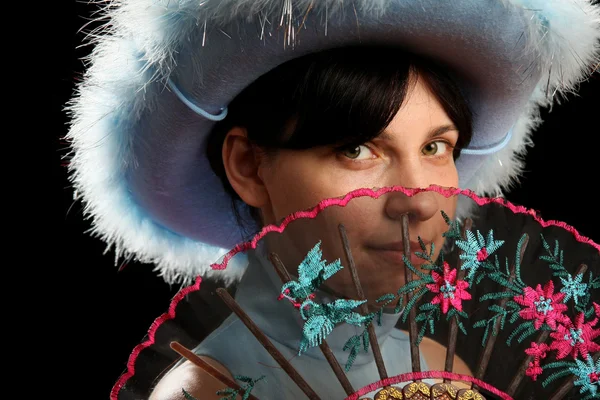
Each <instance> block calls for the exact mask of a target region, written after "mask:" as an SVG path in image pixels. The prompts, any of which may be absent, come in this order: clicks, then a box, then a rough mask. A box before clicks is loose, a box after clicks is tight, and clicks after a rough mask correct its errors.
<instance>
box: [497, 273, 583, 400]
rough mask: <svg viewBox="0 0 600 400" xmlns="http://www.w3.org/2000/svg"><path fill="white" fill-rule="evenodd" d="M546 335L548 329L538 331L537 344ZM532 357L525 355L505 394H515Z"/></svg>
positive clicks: (548, 333)
mask: <svg viewBox="0 0 600 400" xmlns="http://www.w3.org/2000/svg"><path fill="white" fill-rule="evenodd" d="M586 270H587V265H585V264H581V265H580V266H579V268H577V272H575V274H576V275H579V274H583V273H585V271H586ZM548 336H550V331H543V332H542V333H540V335H539V336H538V340H537V344H540V343H544V342H545V341H546V339H548ZM533 358H534V356H527V357H526V358H525V359H524V360H523V362H522V363H521V366H520V367H519V370H518V372H517V374H516V375H515V376H514V378H513V379H512V381H511V382H510V384H509V385H508V388H507V390H506V394H508V395H509V396H513V395H514V394H515V392H516V391H517V389H518V388H519V384H520V383H521V381H522V380H523V377H524V376H525V371H527V367H528V366H529V363H530V362H531V361H533Z"/></svg>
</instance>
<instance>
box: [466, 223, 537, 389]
mask: <svg viewBox="0 0 600 400" xmlns="http://www.w3.org/2000/svg"><path fill="white" fill-rule="evenodd" d="M527 244H529V236H528V235H527V234H525V240H524V241H523V245H522V246H521V251H520V253H519V257H520V258H519V260H523V255H524V254H525V249H527ZM515 268H516V263H513V264H512V265H511V266H510V278H509V280H508V281H509V282H511V283H512V281H513V280H514V279H515ZM507 302H508V298H507V297H505V298H503V299H500V301H499V302H498V306H499V307H500V308H502V309H504V308H505V307H506V303H507ZM499 331H500V318H497V319H496V322H495V323H494V327H493V328H492V332H490V334H489V335H488V338H487V343H486V344H485V348H484V349H483V353H481V356H480V357H479V362H478V363H477V368H476V370H475V378H477V379H480V380H483V376H484V375H485V371H486V370H487V367H488V364H489V362H490V358H491V357H492V351H493V350H494V344H496V339H497V338H498V332H499ZM471 388H472V389H474V390H477V389H478V386H477V385H475V384H474V383H473V384H471Z"/></svg>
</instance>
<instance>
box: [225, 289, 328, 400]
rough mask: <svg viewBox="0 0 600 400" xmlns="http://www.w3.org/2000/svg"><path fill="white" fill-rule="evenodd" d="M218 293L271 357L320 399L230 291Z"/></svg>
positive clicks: (309, 395) (313, 395) (296, 381)
mask: <svg viewBox="0 0 600 400" xmlns="http://www.w3.org/2000/svg"><path fill="white" fill-rule="evenodd" d="M217 294H218V295H219V296H220V297H221V299H222V300H223V302H225V304H226V305H227V307H229V309H230V310H231V311H233V312H234V313H235V314H236V315H237V316H238V318H239V319H240V320H241V321H242V322H243V323H244V325H246V327H247V328H248V329H249V330H250V332H252V334H253V335H254V337H255V338H256V339H257V340H258V341H259V342H260V344H261V345H262V346H263V347H264V348H265V350H267V351H268V352H269V354H270V355H271V357H273V359H274V360H275V361H276V362H277V363H278V364H279V365H280V366H281V368H283V370H284V371H285V372H286V373H287V374H288V376H289V377H290V378H291V379H292V380H293V381H294V383H295V384H296V385H298V387H299V388H300V390H302V391H303V392H304V393H305V394H306V396H307V397H308V398H309V399H311V400H320V398H319V396H318V395H317V394H316V393H315V391H314V390H313V389H312V388H311V387H310V386H309V385H308V383H307V382H306V381H305V380H304V379H303V378H302V376H301V375H300V374H299V373H298V371H296V369H294V367H292V364H290V362H289V361H288V360H286V358H285V357H284V356H283V354H281V352H280V351H279V350H277V348H276V347H275V346H274V345H273V343H272V342H271V341H270V340H269V339H268V338H267V336H266V335H265V334H264V333H262V332H261V330H260V328H259V327H258V326H257V325H256V324H255V323H254V321H252V319H251V318H250V317H249V316H248V314H246V312H245V311H244V310H242V308H241V307H240V306H239V304H238V303H237V302H236V301H235V300H234V299H233V297H231V295H230V294H229V292H227V290H225V289H223V288H219V289H217Z"/></svg>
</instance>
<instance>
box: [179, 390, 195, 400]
mask: <svg viewBox="0 0 600 400" xmlns="http://www.w3.org/2000/svg"><path fill="white" fill-rule="evenodd" d="M181 391H182V392H183V397H185V398H186V399H187V400H197V399H196V398H195V397H194V396H192V395H191V394H189V393H188V392H186V391H185V389H181Z"/></svg>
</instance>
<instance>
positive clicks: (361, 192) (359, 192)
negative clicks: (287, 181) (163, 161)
mask: <svg viewBox="0 0 600 400" xmlns="http://www.w3.org/2000/svg"><path fill="white" fill-rule="evenodd" d="M428 191H433V192H437V193H439V194H441V195H443V196H445V197H450V196H456V195H464V196H467V197H469V198H471V199H472V200H473V201H475V202H476V203H477V204H478V205H480V206H483V205H486V204H491V203H495V204H500V205H503V206H505V207H507V208H508V209H510V210H511V211H512V212H513V213H515V214H529V215H531V216H532V217H533V218H534V219H535V220H536V221H537V222H538V223H539V224H540V225H542V226H543V227H544V228H545V227H548V226H558V227H561V228H563V229H565V230H567V231H569V232H571V234H572V235H573V236H574V237H575V239H577V241H579V242H581V243H587V244H589V245H591V246H592V247H594V248H595V249H596V250H598V251H599V252H600V245H599V244H596V243H594V242H593V241H592V239H590V238H588V237H586V236H583V235H580V234H579V232H577V230H576V229H575V228H573V227H572V226H570V225H568V224H566V223H564V222H561V221H553V220H550V221H544V220H543V219H542V218H540V217H539V216H538V215H537V213H536V212H535V211H534V210H531V209H528V208H526V207H523V206H517V205H514V204H512V203H511V202H509V201H506V200H505V199H503V198H500V197H480V196H478V195H476V194H475V193H474V192H473V191H471V190H468V189H456V188H444V187H441V186H436V185H431V186H429V187H428V188H420V189H408V188H405V187H402V186H390V187H384V188H381V189H378V190H372V189H356V190H353V191H352V192H350V193H348V194H347V195H345V196H344V197H339V198H334V199H325V200H322V201H320V202H319V204H317V205H316V206H315V207H313V208H312V209H310V210H305V211H297V212H295V213H293V214H291V215H288V216H287V217H286V218H285V219H284V220H283V222H282V223H281V224H279V225H274V224H273V225H267V226H265V227H264V228H263V229H261V231H260V232H259V233H258V234H257V235H256V236H254V237H253V238H252V240H250V241H248V242H244V243H240V244H238V245H237V246H235V247H234V248H233V249H232V250H230V251H229V252H228V253H227V254H226V255H225V256H224V257H223V260H222V261H221V262H220V263H215V264H212V265H211V267H212V268H213V269H216V270H223V269H225V268H226V267H227V264H228V263H229V260H231V259H232V258H233V257H234V256H235V255H236V254H238V253H240V252H245V251H248V250H250V249H255V248H256V246H257V245H258V243H259V242H260V240H261V239H262V238H263V237H264V236H266V235H267V234H268V233H270V232H279V233H281V232H283V230H284V229H285V227H286V226H287V225H288V224H289V223H290V222H292V221H295V220H297V219H303V218H311V219H312V218H315V217H316V216H317V215H318V214H319V213H320V212H321V211H323V210H324V209H326V208H328V207H331V206H340V207H345V206H346V205H347V204H348V202H350V200H352V199H354V198H356V197H365V196H369V197H372V198H374V199H377V198H379V197H380V196H382V195H384V194H386V193H392V192H402V193H404V194H405V195H407V196H409V197H412V196H414V195H416V194H418V193H421V192H428Z"/></svg>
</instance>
